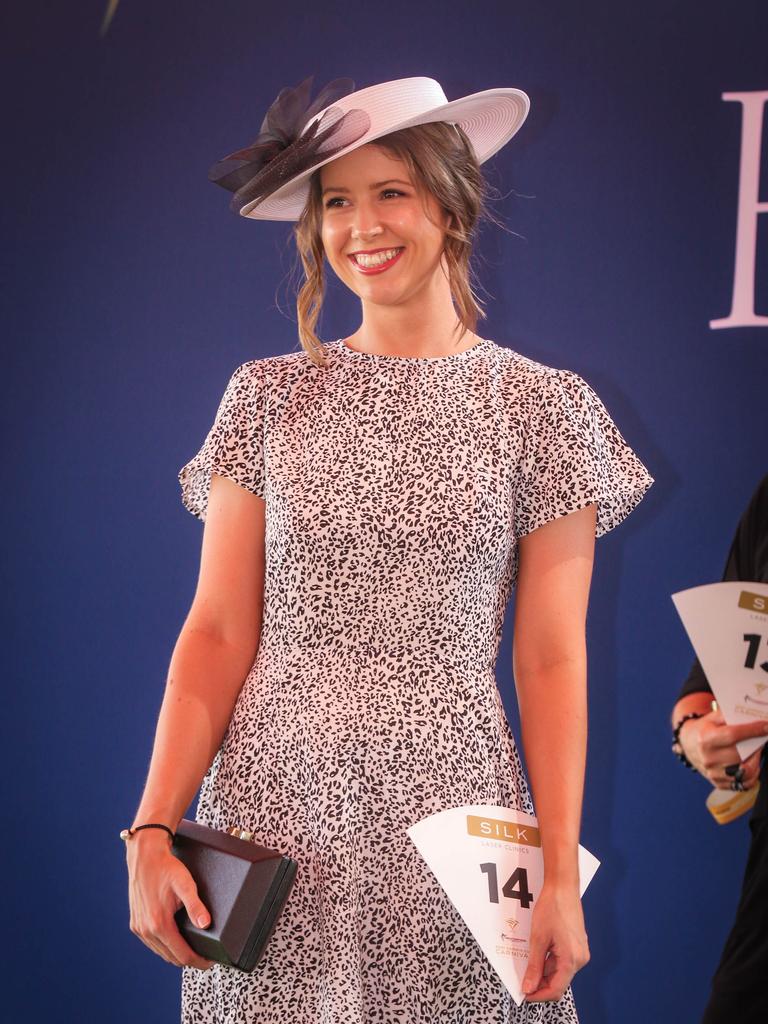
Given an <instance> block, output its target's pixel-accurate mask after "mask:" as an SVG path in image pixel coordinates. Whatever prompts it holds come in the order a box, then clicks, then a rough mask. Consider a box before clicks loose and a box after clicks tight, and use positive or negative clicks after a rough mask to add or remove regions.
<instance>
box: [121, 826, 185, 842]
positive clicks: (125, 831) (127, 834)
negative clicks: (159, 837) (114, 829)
mask: <svg viewBox="0 0 768 1024" xmlns="http://www.w3.org/2000/svg"><path fill="white" fill-rule="evenodd" d="M143 828H164V829H165V831H166V832H167V833H168V835H169V836H170V837H171V841H173V840H174V839H175V838H176V836H175V835H174V833H173V830H172V829H170V828H168V826H167V825H159V824H157V823H156V822H150V823H149V824H147V825H135V826H134V827H133V828H124V829H123V830H122V832H121V833H120V838H121V839H124V840H125V841H126V842H127V841H128V840H129V839H130V838H131V836H132V835H133V834H134V832H140V831H141V829H143Z"/></svg>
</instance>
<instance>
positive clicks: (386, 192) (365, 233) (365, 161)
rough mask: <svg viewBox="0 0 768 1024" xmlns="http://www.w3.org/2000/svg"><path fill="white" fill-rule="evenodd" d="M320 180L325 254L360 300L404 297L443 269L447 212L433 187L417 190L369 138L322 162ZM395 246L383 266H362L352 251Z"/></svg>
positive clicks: (400, 164)
mask: <svg viewBox="0 0 768 1024" xmlns="http://www.w3.org/2000/svg"><path fill="white" fill-rule="evenodd" d="M320 183H321V189H322V192H323V195H322V203H323V221H322V242H323V246H324V248H325V254H326V257H327V259H328V262H329V263H330V265H331V267H332V268H333V270H334V271H335V273H336V275H337V276H338V277H339V278H340V279H341V280H342V281H343V282H344V284H346V285H347V286H348V287H349V288H350V289H351V290H352V291H353V292H354V293H355V294H356V295H358V296H359V297H360V298H361V299H362V300H364V301H368V302H373V303H376V304H384V305H392V304H398V303H402V302H406V301H408V300H409V299H410V298H412V297H413V296H414V295H416V294H418V293H419V292H420V291H421V290H423V289H425V288H427V287H429V285H430V284H431V283H433V282H434V281H435V278H436V275H438V274H439V275H442V274H444V271H443V270H442V269H441V267H440V262H441V255H442V252H443V244H444V238H445V233H444V231H445V227H447V226H448V222H449V217H448V215H447V214H446V213H445V212H444V211H442V210H441V208H440V205H439V203H438V202H437V200H436V199H435V197H434V196H433V195H431V194H428V195H426V196H425V197H423V198H422V196H420V195H419V194H418V193H417V192H416V189H415V187H414V184H413V183H412V181H411V178H410V176H409V174H408V171H407V170H406V166H405V164H404V163H403V162H402V161H401V160H398V159H396V158H395V157H393V156H390V155H389V154H388V153H387V152H386V151H385V150H383V149H380V148H379V147H377V146H376V145H375V144H373V143H368V144H366V145H365V146H361V147H360V148H359V149H355V150H353V151H352V152H351V153H347V154H346V155H345V156H342V157H339V158H338V159H337V160H332V161H331V162H330V163H328V164H325V166H324V167H321V168H320ZM425 204H426V208H427V210H428V211H429V215H430V217H431V218H432V221H435V222H436V223H432V222H431V221H430V220H429V218H428V217H427V212H426V211H425V209H424V205H425ZM441 224H442V225H443V227H440V226H439V225H441ZM392 249H397V250H402V251H399V252H398V253H397V254H396V255H395V257H394V260H388V261H387V262H386V263H384V264H383V265H382V266H380V267H369V266H362V265H361V264H360V263H359V261H358V260H356V259H355V257H354V255H353V254H354V253H361V252H362V253H374V252H377V251H378V252H380V253H381V252H382V251H384V252H386V251H387V250H392ZM387 255H388V256H391V255H392V253H391V252H388V253H387ZM378 258H381V257H377V259H378ZM366 262H367V263H369V262H370V260H367V261H366Z"/></svg>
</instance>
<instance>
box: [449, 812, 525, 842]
mask: <svg viewBox="0 0 768 1024" xmlns="http://www.w3.org/2000/svg"><path fill="white" fill-rule="evenodd" d="M467 833H468V835H470V836H479V837H480V838H481V839H500V840H502V841H503V842H506V843H515V844H516V845H517V846H541V836H540V835H539V830H538V829H537V828H534V827H533V825H519V824H518V823H517V822H516V821H502V820H501V819H500V818H485V817H480V816H479V815H477V814H468V815H467Z"/></svg>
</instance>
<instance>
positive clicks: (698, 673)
mask: <svg viewBox="0 0 768 1024" xmlns="http://www.w3.org/2000/svg"><path fill="white" fill-rule="evenodd" d="M766 543H768V476H765V477H764V478H763V480H762V481H761V482H760V485H759V486H758V488H757V490H756V491H755V493H754V494H753V495H752V498H751V499H750V502H749V505H747V507H746V509H745V511H744V514H743V515H742V517H741V519H740V520H739V525H738V526H737V527H736V533H735V534H734V537H733V540H732V542H731V547H730V550H729V552H728V558H727V559H726V562H725V569H724V570H723V580H724V581H726V582H727V581H733V580H759V579H760V578H761V574H762V573H763V572H764V570H763V569H761V567H760V566H758V565H757V561H758V554H757V553H758V550H759V549H760V550H761V549H762V548H764V547H765V545H766ZM707 692H709V693H711V692H712V687H711V686H710V685H709V683H708V681H707V677H706V676H705V675H704V670H703V669H702V667H701V665H700V663H699V659H698V658H696V659H695V660H694V662H693V665H692V666H691V671H690V672H689V673H688V677H687V679H686V680H685V682H684V683H683V685H682V687H681V689H680V693H679V694H678V697H677V699H678V700H681V699H682V698H683V697H687V696H688V694H689V693H707Z"/></svg>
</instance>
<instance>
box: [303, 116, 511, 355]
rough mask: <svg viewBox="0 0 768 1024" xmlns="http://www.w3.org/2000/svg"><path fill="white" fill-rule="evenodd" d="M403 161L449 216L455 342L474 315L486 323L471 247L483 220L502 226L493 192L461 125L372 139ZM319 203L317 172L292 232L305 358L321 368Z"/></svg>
mask: <svg viewBox="0 0 768 1024" xmlns="http://www.w3.org/2000/svg"><path fill="white" fill-rule="evenodd" d="M372 145H376V146H381V147H382V148H383V149H386V150H387V151H388V152H390V153H391V154H392V155H393V156H395V157H396V158H399V159H400V160H402V161H403V162H404V163H405V165H406V167H407V168H408V170H409V172H410V174H411V180H412V181H413V182H415V183H416V188H417V191H419V192H420V193H421V194H422V195H423V194H424V193H425V192H430V193H431V194H432V195H433V196H434V197H435V198H436V200H437V202H438V203H439V204H440V206H441V207H442V209H443V210H444V211H446V212H447V213H449V214H451V220H450V225H451V226H450V227H449V228H448V229H447V231H446V237H445V250H444V252H445V262H446V265H447V268H448V280H449V284H450V290H451V296H452V298H453V301H454V305H455V307H456V314H457V316H458V318H459V321H460V323H461V325H463V329H461V330H460V334H459V340H460V339H461V338H462V337H463V336H464V334H465V333H466V332H467V331H468V330H471V331H472V332H474V331H475V329H476V326H477V320H478V316H480V317H481V318H483V319H485V315H486V314H485V311H484V310H483V308H482V303H481V302H480V301H479V300H478V298H477V297H476V296H475V294H474V292H473V291H472V277H473V274H472V266H471V256H472V243H473V240H474V233H475V229H476V226H477V225H478V222H479V220H480V219H481V218H485V219H487V220H490V221H492V222H493V223H495V224H498V225H499V226H501V227H503V226H504V225H503V224H501V222H499V221H498V220H497V219H496V218H495V217H494V216H493V215H492V214H491V213H490V211H489V210H488V208H487V206H486V200H487V199H488V198H489V197H490V195H491V188H490V186H489V185H488V183H487V181H486V179H485V178H484V176H483V173H482V171H481V170H480V165H479V164H478V162H477V157H476V156H475V153H474V150H473V149H472V144H471V143H470V141H469V139H468V138H467V136H466V134H465V133H464V131H463V130H462V129H461V128H460V127H459V125H452V124H448V123H447V122H445V121H435V122H432V123H430V124H418V125H413V126H412V127H410V128H401V129H399V130H398V131H396V132H391V133H390V134H389V135H384V136H382V137H381V138H379V139H375V140H374V142H373V143H372ZM322 223H323V202H322V196H321V186H320V168H318V170H316V171H315V172H314V174H312V175H311V177H310V179H309V197H308V199H307V203H306V206H305V207H304V210H303V212H302V214H301V216H300V217H299V219H298V221H297V222H296V225H295V226H294V229H293V234H294V238H295V241H296V249H297V252H298V255H299V257H300V259H301V263H302V266H303V269H304V281H303V283H302V284H301V287H300V289H299V291H298V294H297V298H296V312H297V315H298V329H299V340H300V342H301V346H302V348H303V349H304V350H305V352H307V354H308V355H309V358H310V359H311V360H312V362H313V363H315V364H316V365H318V366H324V365H325V352H324V348H325V346H324V345H323V343H322V342H321V341H320V339H319V338H318V337H317V335H316V334H315V327H316V325H317V321H318V319H319V317H320V311H321V308H322V304H323V297H324V291H325V272H324V265H323V260H324V257H325V250H324V247H323V243H322V237H321V229H322Z"/></svg>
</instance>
